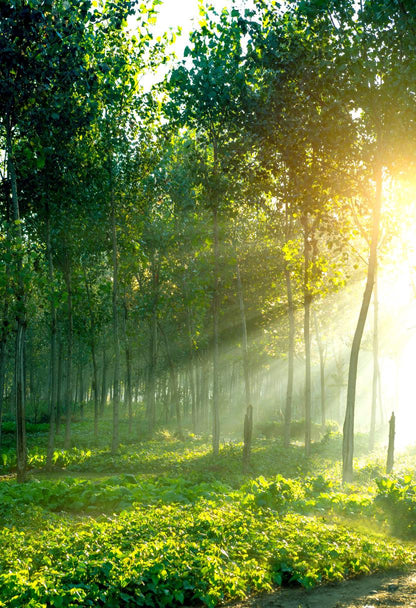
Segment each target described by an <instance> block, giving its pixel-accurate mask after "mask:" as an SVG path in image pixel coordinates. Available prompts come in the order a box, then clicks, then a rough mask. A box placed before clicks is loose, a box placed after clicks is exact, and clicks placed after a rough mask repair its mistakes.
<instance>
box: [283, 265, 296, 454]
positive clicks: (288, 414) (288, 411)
mask: <svg viewBox="0 0 416 608" xmlns="http://www.w3.org/2000/svg"><path fill="white" fill-rule="evenodd" d="M284 273H285V280H286V293H287V307H288V315H289V344H288V361H287V366H288V369H287V386H286V407H285V430H284V445H285V447H286V448H287V447H289V444H290V425H291V422H292V401H293V371H294V360H295V306H294V302H293V291H292V280H291V276H290V270H289V268H288V264H287V262H285V265H284Z"/></svg>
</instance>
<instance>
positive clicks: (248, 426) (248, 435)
mask: <svg viewBox="0 0 416 608" xmlns="http://www.w3.org/2000/svg"><path fill="white" fill-rule="evenodd" d="M252 436H253V407H252V406H251V405H248V406H247V411H246V415H245V418H244V447H243V469H244V471H245V472H247V470H248V466H249V464H250V456H251V440H252Z"/></svg>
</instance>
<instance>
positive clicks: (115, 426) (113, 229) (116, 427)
mask: <svg viewBox="0 0 416 608" xmlns="http://www.w3.org/2000/svg"><path fill="white" fill-rule="evenodd" d="M112 199H113V200H112V205H111V235H112V246H113V348H114V384H113V386H114V394H113V438H112V444H111V451H112V452H113V454H114V453H115V452H117V450H118V446H119V403H120V341H119V335H118V310H117V303H118V246H117V227H116V210H115V201H114V194H113V193H112Z"/></svg>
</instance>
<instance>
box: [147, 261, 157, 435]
mask: <svg viewBox="0 0 416 608" xmlns="http://www.w3.org/2000/svg"><path fill="white" fill-rule="evenodd" d="M158 297H159V263H158V260H157V254H156V252H155V253H154V254H153V260H152V300H153V306H152V316H151V319H150V340H149V368H148V375H147V387H146V417H147V426H148V430H149V434H150V435H152V434H153V432H154V430H155V425H156V401H155V397H156V394H155V393H156V365H157V328H158V323H157V307H158Z"/></svg>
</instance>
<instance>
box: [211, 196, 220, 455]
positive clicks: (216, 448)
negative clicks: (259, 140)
mask: <svg viewBox="0 0 416 608" xmlns="http://www.w3.org/2000/svg"><path fill="white" fill-rule="evenodd" d="M213 228H214V235H213V236H214V295H213V303H212V308H213V349H214V357H213V384H212V421H213V427H212V450H213V453H214V455H215V456H218V454H219V452H220V414H219V407H220V406H219V373H220V370H219V228H218V209H217V207H216V206H215V207H214V209H213Z"/></svg>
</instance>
